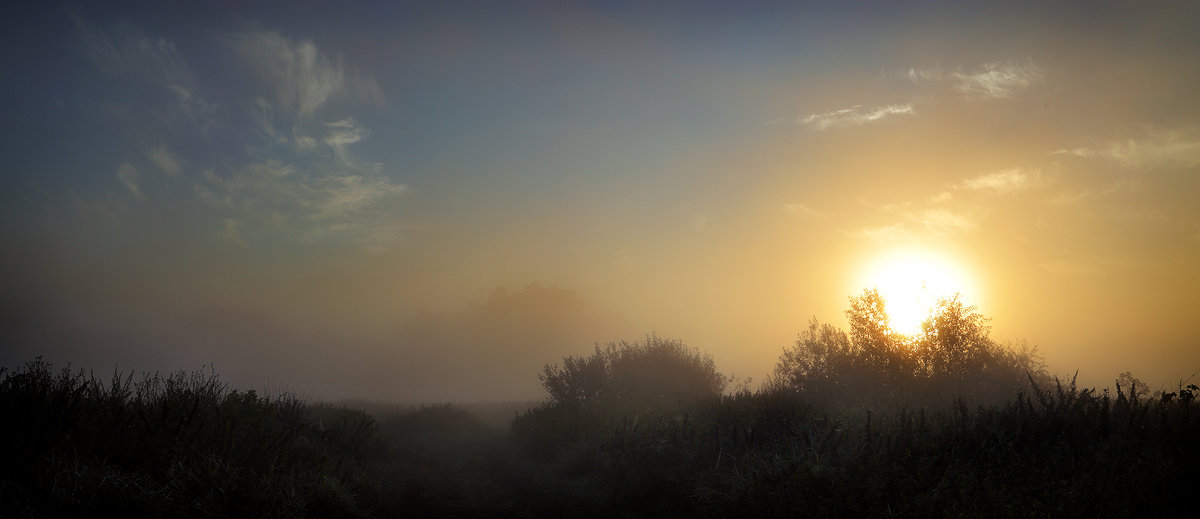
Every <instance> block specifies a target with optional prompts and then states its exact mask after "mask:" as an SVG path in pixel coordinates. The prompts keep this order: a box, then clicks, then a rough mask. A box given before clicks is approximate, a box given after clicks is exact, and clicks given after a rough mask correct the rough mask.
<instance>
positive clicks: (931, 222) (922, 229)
mask: <svg viewBox="0 0 1200 519" xmlns="http://www.w3.org/2000/svg"><path fill="white" fill-rule="evenodd" d="M901 218H902V220H901V221H898V222H893V223H890V224H886V225H880V226H868V227H863V228H861V229H858V230H856V231H849V232H844V234H846V235H848V236H850V237H852V238H858V239H865V240H871V241H877V242H883V243H888V242H897V241H909V240H913V239H915V238H917V237H918V235H920V234H926V235H930V234H931V235H934V236H941V237H946V236H954V235H957V234H962V233H967V232H971V231H974V230H976V229H978V228H979V226H978V225H977V224H976V223H975V222H974V221H973V220H972V219H970V218H969V217H967V216H964V215H961V214H957V213H954V212H951V211H948V210H945V209H927V210H924V211H919V212H909V213H904V214H903V215H902V217H901Z"/></svg>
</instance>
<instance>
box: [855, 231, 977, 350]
mask: <svg viewBox="0 0 1200 519" xmlns="http://www.w3.org/2000/svg"><path fill="white" fill-rule="evenodd" d="M861 286H863V287H865V288H876V289H878V290H879V294H880V295H881V296H883V299H884V302H885V304H886V306H887V313H888V317H890V318H891V324H892V329H893V330H895V331H896V332H898V333H902V334H904V335H909V336H913V335H916V334H918V333H920V331H921V323H922V322H923V321H924V320H925V319H926V318H927V317H929V314H930V312H931V311H932V310H933V308H934V307H935V306H937V303H938V301H939V300H940V299H943V298H948V297H952V296H954V295H955V294H962V295H963V296H964V297H970V295H971V294H973V292H974V287H973V284H972V283H971V282H970V278H969V276H968V275H967V274H966V272H965V271H964V269H963V268H962V267H960V266H959V265H958V264H957V263H956V262H955V261H953V260H951V259H950V258H948V257H946V256H942V255H938V254H934V253H932V252H927V251H899V252H892V253H889V254H886V255H884V256H881V257H879V259H877V260H876V261H875V262H873V263H870V264H869V265H867V267H866V268H865V269H864V270H863V274H862V280H861Z"/></svg>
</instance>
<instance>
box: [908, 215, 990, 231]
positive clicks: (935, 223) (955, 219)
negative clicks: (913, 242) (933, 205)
mask: <svg viewBox="0 0 1200 519" xmlns="http://www.w3.org/2000/svg"><path fill="white" fill-rule="evenodd" d="M909 217H910V218H912V219H914V220H916V221H918V222H920V223H921V224H922V225H924V226H925V229H926V230H928V231H929V232H931V233H933V234H935V235H937V236H951V235H955V234H960V233H964V232H970V231H974V230H975V229H976V228H978V227H979V226H978V225H976V224H975V222H974V221H972V220H971V219H970V218H968V217H966V216H964V215H961V214H956V213H953V212H951V211H947V210H945V209H929V210H925V211H921V212H920V213H915V214H910V215H909Z"/></svg>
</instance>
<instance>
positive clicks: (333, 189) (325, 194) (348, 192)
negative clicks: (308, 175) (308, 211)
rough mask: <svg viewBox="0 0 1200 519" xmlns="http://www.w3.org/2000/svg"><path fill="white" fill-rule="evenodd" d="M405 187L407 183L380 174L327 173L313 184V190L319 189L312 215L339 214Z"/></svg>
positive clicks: (395, 193) (373, 201)
mask: <svg viewBox="0 0 1200 519" xmlns="http://www.w3.org/2000/svg"><path fill="white" fill-rule="evenodd" d="M407 190H408V187H407V186H404V185H402V184H396V183H393V182H391V181H390V180H388V179H386V178H383V177H375V178H363V177H361V176H358V175H345V176H339V177H326V178H323V179H321V180H320V181H319V182H318V184H317V185H316V189H315V191H316V192H317V193H319V198H320V201H319V204H318V208H317V211H316V212H315V214H314V215H315V216H316V217H318V218H322V219H327V218H334V217H338V216H342V215H345V214H348V213H351V212H354V211H357V210H359V209H362V208H364V207H366V206H369V205H371V204H373V203H375V202H377V201H379V200H381V199H383V198H385V197H387V196H390V195H398V194H401V193H404V192H405V191H407Z"/></svg>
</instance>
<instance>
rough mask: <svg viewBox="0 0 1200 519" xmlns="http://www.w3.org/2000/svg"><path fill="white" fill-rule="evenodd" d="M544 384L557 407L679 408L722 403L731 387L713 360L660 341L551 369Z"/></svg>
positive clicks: (625, 345) (615, 347)
mask: <svg viewBox="0 0 1200 519" xmlns="http://www.w3.org/2000/svg"><path fill="white" fill-rule="evenodd" d="M538 379H540V380H541V381H542V385H543V386H544V387H545V388H546V392H547V393H548V394H549V396H550V400H551V402H552V403H554V404H565V403H577V402H602V401H603V402H624V403H630V404H658V403H662V404H676V403H681V402H686V401H695V400H699V399H704V398H710V397H718V396H720V395H721V394H722V393H723V392H724V390H725V387H726V386H727V385H728V384H729V382H730V377H728V376H726V375H724V374H722V373H720V372H718V371H717V368H716V365H715V364H714V363H713V360H712V357H711V356H709V355H708V354H705V353H701V352H700V351H699V350H697V349H695V348H692V347H690V346H688V345H686V344H684V343H683V342H681V341H679V340H673V339H663V338H660V337H657V336H654V335H651V336H648V337H646V340H645V341H641V342H632V343H630V342H625V341H621V342H617V343H609V344H608V345H607V346H605V347H603V348H602V347H600V346H599V345H597V346H596V349H595V351H594V352H593V353H592V354H591V355H589V356H586V357H582V356H569V357H565V358H563V363H562V365H561V366H560V365H557V364H547V365H546V367H545V368H544V369H543V370H542V373H541V374H540V375H538Z"/></svg>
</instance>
